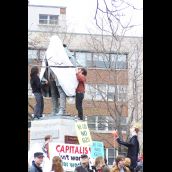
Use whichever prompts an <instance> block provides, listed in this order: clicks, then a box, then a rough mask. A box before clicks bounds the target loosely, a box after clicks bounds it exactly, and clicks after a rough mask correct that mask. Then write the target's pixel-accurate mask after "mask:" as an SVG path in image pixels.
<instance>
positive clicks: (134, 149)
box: [114, 125, 139, 172]
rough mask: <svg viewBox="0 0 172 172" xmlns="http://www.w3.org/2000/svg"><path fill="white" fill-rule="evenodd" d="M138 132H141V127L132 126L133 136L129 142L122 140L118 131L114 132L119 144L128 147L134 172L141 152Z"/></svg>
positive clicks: (128, 154)
mask: <svg viewBox="0 0 172 172" xmlns="http://www.w3.org/2000/svg"><path fill="white" fill-rule="evenodd" d="M138 132H139V128H138V127H137V126H136V125H134V126H133V127H131V129H130V133H131V138H130V140H129V142H124V141H122V140H120V138H119V137H118V133H117V132H116V133H115V134H114V137H115V140H116V141H117V142H118V143H119V144H121V145H124V146H126V147H128V152H127V157H129V158H130V159H131V170H132V172H134V169H135V168H136V166H137V159H138V154H139V141H138V137H137V135H138Z"/></svg>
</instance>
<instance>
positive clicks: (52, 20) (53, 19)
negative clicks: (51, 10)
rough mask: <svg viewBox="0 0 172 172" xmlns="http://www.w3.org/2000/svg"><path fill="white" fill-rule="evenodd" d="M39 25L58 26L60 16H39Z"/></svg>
mask: <svg viewBox="0 0 172 172" xmlns="http://www.w3.org/2000/svg"><path fill="white" fill-rule="evenodd" d="M39 24H43V25H44V24H46V25H57V24H58V15H48V14H39Z"/></svg>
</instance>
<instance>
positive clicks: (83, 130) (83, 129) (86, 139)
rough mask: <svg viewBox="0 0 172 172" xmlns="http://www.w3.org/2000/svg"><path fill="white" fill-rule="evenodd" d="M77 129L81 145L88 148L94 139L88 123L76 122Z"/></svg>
mask: <svg viewBox="0 0 172 172" xmlns="http://www.w3.org/2000/svg"><path fill="white" fill-rule="evenodd" d="M75 129H76V133H77V136H78V140H79V144H81V145H88V146H89V145H91V144H92V139H91V135H90V131H89V129H88V126H87V122H76V123H75Z"/></svg>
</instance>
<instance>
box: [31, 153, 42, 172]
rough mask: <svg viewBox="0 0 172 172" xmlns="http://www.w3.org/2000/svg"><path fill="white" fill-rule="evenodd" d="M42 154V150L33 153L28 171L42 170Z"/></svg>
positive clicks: (40, 171)
mask: <svg viewBox="0 0 172 172" xmlns="http://www.w3.org/2000/svg"><path fill="white" fill-rule="evenodd" d="M43 158H44V155H43V153H42V152H35V153H34V161H32V165H31V167H30V169H29V172H43V171H42V167H41V164H42V162H43Z"/></svg>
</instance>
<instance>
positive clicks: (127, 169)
mask: <svg viewBox="0 0 172 172" xmlns="http://www.w3.org/2000/svg"><path fill="white" fill-rule="evenodd" d="M124 171H125V172H131V171H130V170H129V168H128V167H125V166H124ZM110 172H120V169H119V168H118V166H116V165H115V166H114V167H112V168H111V170H110Z"/></svg>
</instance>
